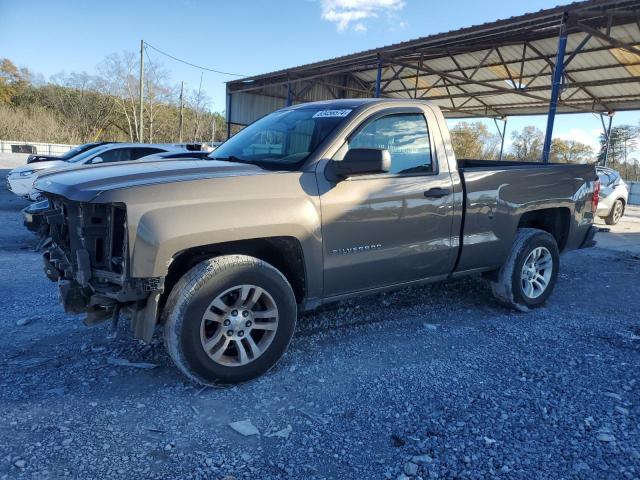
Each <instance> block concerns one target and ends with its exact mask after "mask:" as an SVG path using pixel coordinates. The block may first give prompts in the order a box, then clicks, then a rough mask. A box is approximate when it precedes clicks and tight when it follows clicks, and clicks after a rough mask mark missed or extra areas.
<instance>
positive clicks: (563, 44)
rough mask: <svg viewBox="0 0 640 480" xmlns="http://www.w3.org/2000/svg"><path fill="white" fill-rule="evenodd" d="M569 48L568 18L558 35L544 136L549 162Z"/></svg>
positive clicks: (546, 155)
mask: <svg viewBox="0 0 640 480" xmlns="http://www.w3.org/2000/svg"><path fill="white" fill-rule="evenodd" d="M566 48H567V24H566V18H563V19H562V23H561V24H560V35H559V37H558V52H557V55H556V64H555V67H554V69H553V80H552V84H551V100H549V114H548V115H547V131H546V133H545V136H544V147H543V148H542V161H543V162H544V163H548V162H549V154H550V153H551V137H552V136H553V122H554V121H555V119H556V110H557V109H558V98H559V96H560V85H561V84H562V72H563V70H564V68H563V67H564V52H565V49H566Z"/></svg>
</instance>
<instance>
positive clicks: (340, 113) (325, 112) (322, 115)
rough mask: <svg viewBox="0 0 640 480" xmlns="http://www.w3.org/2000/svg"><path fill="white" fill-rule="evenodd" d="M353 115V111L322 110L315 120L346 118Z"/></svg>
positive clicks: (315, 116)
mask: <svg viewBox="0 0 640 480" xmlns="http://www.w3.org/2000/svg"><path fill="white" fill-rule="evenodd" d="M350 113H351V109H344V110H322V111H320V112H318V113H316V114H315V115H314V116H313V118H330V117H346V116H347V115H349V114H350Z"/></svg>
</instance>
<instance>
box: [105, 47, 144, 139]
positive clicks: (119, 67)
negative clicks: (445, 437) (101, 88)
mask: <svg viewBox="0 0 640 480" xmlns="http://www.w3.org/2000/svg"><path fill="white" fill-rule="evenodd" d="M139 69H140V63H139V60H138V59H137V57H136V55H135V54H134V53H132V52H122V53H113V54H111V55H109V56H108V57H107V58H105V60H104V61H103V62H102V63H101V64H100V66H99V67H98V71H99V72H100V74H101V75H102V77H103V78H105V82H106V85H107V89H108V92H109V94H110V95H111V98H112V101H113V102H114V103H115V105H116V106H117V108H118V111H119V112H120V113H121V114H122V115H123V117H124V119H125V120H126V126H120V125H117V126H118V127H119V128H120V129H121V130H122V131H123V132H125V133H128V134H129V139H130V141H132V142H133V141H136V140H138V111H139V109H140V102H139V97H140V87H139V82H138V77H137V73H136V72H138V71H139Z"/></svg>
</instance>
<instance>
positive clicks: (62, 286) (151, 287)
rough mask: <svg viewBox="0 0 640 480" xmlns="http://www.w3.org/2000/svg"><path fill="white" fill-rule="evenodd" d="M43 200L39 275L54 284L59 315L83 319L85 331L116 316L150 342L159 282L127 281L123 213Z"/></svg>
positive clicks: (107, 206)
mask: <svg viewBox="0 0 640 480" xmlns="http://www.w3.org/2000/svg"><path fill="white" fill-rule="evenodd" d="M48 199H49V203H50V208H49V209H48V210H47V211H45V212H43V215H44V220H45V221H46V223H47V224H48V225H49V234H50V240H49V241H47V242H46V244H45V247H44V253H43V261H44V270H45V274H46V275H47V277H48V278H49V279H50V280H52V281H56V282H58V288H59V292H60V302H61V303H62V305H63V306H64V309H65V311H66V312H67V313H73V314H79V313H87V318H86V320H85V323H86V324H87V325H94V324H96V323H100V322H102V321H105V320H108V319H112V320H113V321H114V323H115V322H117V319H118V317H119V315H120V313H121V312H122V313H124V314H126V315H128V316H129V317H130V318H131V328H132V330H133V333H134V336H135V337H136V338H140V339H142V340H145V341H150V340H151V337H152V335H153V329H154V327H155V324H156V320H157V314H158V301H159V299H160V295H161V294H162V291H163V288H164V278H163V277H154V278H131V276H130V264H129V245H128V234H127V213H126V207H125V206H124V205H122V204H104V203H89V202H86V203H83V202H74V201H69V200H67V199H64V198H61V197H55V196H48Z"/></svg>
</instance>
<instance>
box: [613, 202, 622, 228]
mask: <svg viewBox="0 0 640 480" xmlns="http://www.w3.org/2000/svg"><path fill="white" fill-rule="evenodd" d="M621 217H622V203H620V202H616V206H615V207H613V221H614V222H615V223H618V220H620V218H621Z"/></svg>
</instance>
